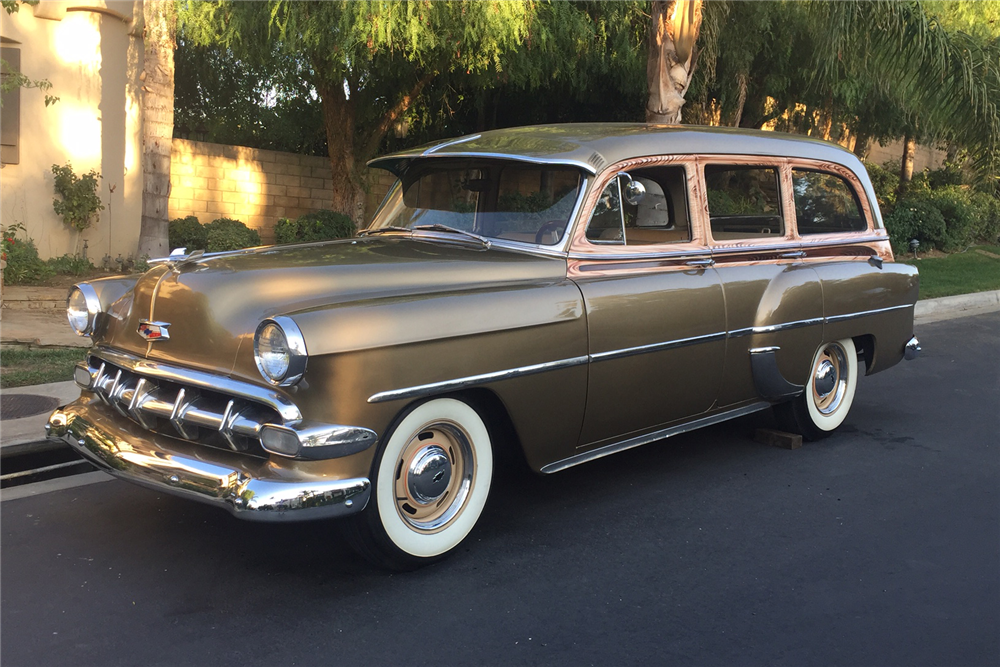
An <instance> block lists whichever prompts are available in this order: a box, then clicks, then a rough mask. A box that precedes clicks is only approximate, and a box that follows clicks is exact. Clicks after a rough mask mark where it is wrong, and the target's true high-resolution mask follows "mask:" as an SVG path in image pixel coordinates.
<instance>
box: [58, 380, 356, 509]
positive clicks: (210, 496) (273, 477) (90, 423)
mask: <svg viewBox="0 0 1000 667" xmlns="http://www.w3.org/2000/svg"><path fill="white" fill-rule="evenodd" d="M122 422H123V420H122V418H121V417H120V416H119V415H117V414H116V413H115V411H114V410H113V409H111V408H109V407H108V406H106V405H104V404H103V403H102V402H101V401H100V400H99V399H98V398H96V397H94V396H92V395H91V396H89V397H88V396H86V395H85V396H84V397H81V398H80V399H78V400H76V401H74V402H73V403H70V404H69V405H66V406H63V407H61V408H59V409H58V410H56V411H55V412H53V413H52V415H51V416H50V417H49V422H48V424H46V427H45V430H46V432H47V433H48V436H49V438H50V439H53V440H59V441H63V442H66V443H68V444H69V445H70V446H71V447H73V449H75V450H77V451H78V452H80V453H81V454H82V455H83V456H84V457H85V458H86V459H87V460H89V461H91V462H93V463H94V464H95V465H97V466H98V467H99V468H101V469H102V470H104V471H105V472H109V473H111V474H112V475H115V476H116V477H120V478H122V479H124V480H127V481H130V482H135V483H137V484H141V485H143V486H148V487H151V488H153V489H156V490H158V491H163V492H165V493H170V494H173V495H177V496H182V497H185V498H190V499H192V500H198V501H201V502H205V503H209V504H212V505H217V506H219V507H223V508H225V509H227V510H228V511H229V512H231V513H232V514H234V515H235V516H237V517H239V518H241V519H249V520H252V521H303V520H310V519H327V518H331V517H338V516H346V515H348V514H353V513H355V512H360V511H361V510H363V509H364V508H365V505H367V504H368V498H369V496H370V495H371V483H370V482H369V480H368V479H367V478H363V477H362V478H353V479H338V480H330V479H326V478H324V477H315V478H310V477H308V476H307V475H305V474H302V473H300V470H301V468H299V467H296V468H283V467H278V466H276V465H275V464H274V463H273V462H272V461H270V460H268V459H257V458H252V457H248V456H245V455H239V454H235V453H231V452H228V451H226V450H223V449H216V448H212V447H205V446H202V445H198V444H193V443H187V442H183V441H180V440H176V439H173V438H168V437H165V436H159V435H156V434H153V433H149V432H147V431H144V430H142V429H141V428H140V427H138V426H136V425H133V424H131V423H122Z"/></svg>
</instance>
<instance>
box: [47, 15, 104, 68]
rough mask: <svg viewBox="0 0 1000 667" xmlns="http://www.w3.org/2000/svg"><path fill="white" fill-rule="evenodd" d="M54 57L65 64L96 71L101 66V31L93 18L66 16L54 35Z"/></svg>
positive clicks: (89, 16) (88, 16) (90, 16)
mask: <svg viewBox="0 0 1000 667" xmlns="http://www.w3.org/2000/svg"><path fill="white" fill-rule="evenodd" d="M54 37H55V39H54V41H55V51H56V55H57V56H58V57H59V59H60V60H62V61H63V62H64V63H66V64H77V65H80V66H82V67H85V68H88V69H91V70H93V71H95V72H96V71H97V70H98V69H99V68H100V66H101V29H100V23H99V22H98V20H97V19H95V18H94V16H92V15H90V14H86V13H82V12H81V13H73V14H67V15H66V18H65V19H63V20H62V21H60V22H59V24H58V25H57V26H56V28H55V34H54Z"/></svg>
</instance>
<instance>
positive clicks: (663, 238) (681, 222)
mask: <svg viewBox="0 0 1000 667" xmlns="http://www.w3.org/2000/svg"><path fill="white" fill-rule="evenodd" d="M629 174H630V175H631V177H632V179H633V180H635V181H636V182H637V183H639V184H641V185H642V187H643V188H644V189H645V195H643V197H642V198H641V199H640V200H639V201H638V202H637V203H635V204H631V203H629V202H628V201H626V199H625V198H624V196H623V194H622V193H623V192H624V191H625V187H626V186H627V185H628V178H626V177H624V176H619V177H618V178H616V179H615V180H613V181H611V182H610V183H609V184H608V185H607V187H605V188H604V191H603V192H602V193H601V196H600V198H598V200H597V205H596V206H595V207H594V213H593V215H592V216H591V219H590V223H589V224H588V225H587V238H588V239H589V240H590V241H592V242H594V243H601V244H615V245H628V246H636V245H656V244H661V243H680V242H684V241H690V240H691V224H690V217H689V215H688V205H687V178H686V175H685V171H684V167H678V166H669V167H648V168H646V169H637V170H635V171H631V172H629Z"/></svg>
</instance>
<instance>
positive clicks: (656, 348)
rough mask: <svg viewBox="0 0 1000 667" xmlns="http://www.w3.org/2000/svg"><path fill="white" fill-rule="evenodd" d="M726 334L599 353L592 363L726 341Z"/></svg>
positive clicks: (592, 358)
mask: <svg viewBox="0 0 1000 667" xmlns="http://www.w3.org/2000/svg"><path fill="white" fill-rule="evenodd" d="M725 338H726V334H725V332H719V333H713V334H706V335H704V336H692V337H691V338H680V339H678V340H670V341H666V342H663V343H652V344H650V345H639V346H636V347H628V348H625V349H622V350H610V351H608V352H598V353H596V354H592V355H590V361H606V360H608V359H620V358H622V357H632V356H635V355H637V354H648V353H650V352H661V351H663V350H672V349H674V348H678V347H686V346H688V345H698V344H699V343H709V342H711V341H715V340H725Z"/></svg>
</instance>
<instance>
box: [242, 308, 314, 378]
mask: <svg viewBox="0 0 1000 667" xmlns="http://www.w3.org/2000/svg"><path fill="white" fill-rule="evenodd" d="M253 358H254V361H255V362H257V370H259V371H260V374H261V375H263V376H264V379H265V380H267V381H268V382H270V383H271V384H276V385H279V386H282V387H287V386H289V385H292V384H295V383H296V382H298V381H299V380H301V379H302V374H303V373H305V372H306V360H307V359H308V354H307V353H306V342H305V339H304V338H303V337H302V332H301V331H299V328H298V327H297V326H296V325H295V322H293V321H292V320H291V318H288V317H275V318H272V319H269V320H264V321H263V322H261V323H260V325H259V326H258V327H257V332H256V333H255V334H254V338H253Z"/></svg>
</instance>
